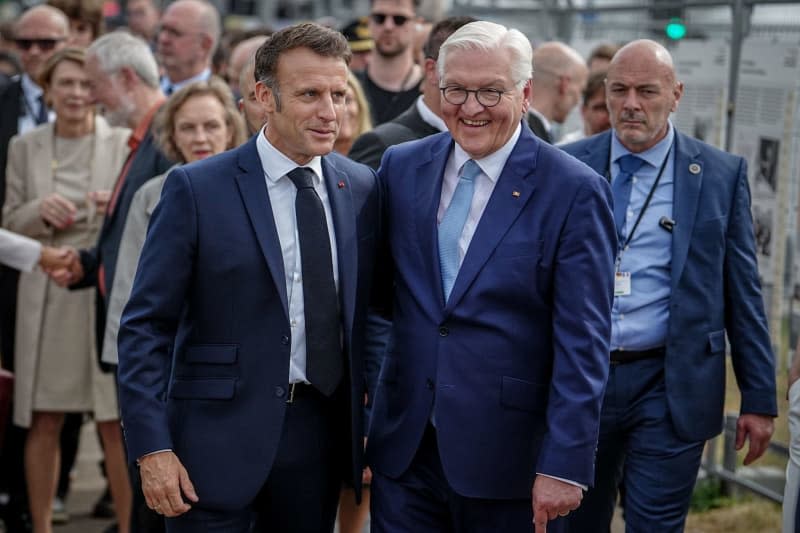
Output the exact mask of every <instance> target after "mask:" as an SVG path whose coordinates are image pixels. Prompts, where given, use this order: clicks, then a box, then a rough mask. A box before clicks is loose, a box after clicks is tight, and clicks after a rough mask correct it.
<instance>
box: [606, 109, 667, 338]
mask: <svg viewBox="0 0 800 533" xmlns="http://www.w3.org/2000/svg"><path fill="white" fill-rule="evenodd" d="M674 139H675V131H674V129H673V127H672V124H669V131H668V132H667V135H666V137H664V138H663V139H662V140H661V141H660V142H659V143H658V144H656V145H655V146H653V147H652V148H650V149H649V150H645V151H644V152H641V153H639V154H636V155H637V156H639V157H641V158H642V159H644V160H645V161H646V164H644V165H642V168H641V169H639V171H638V172H636V174H635V175H634V177H633V184H632V187H631V199H630V203H629V204H628V211H627V213H626V214H625V225H624V227H623V230H622V231H623V235H625V240H627V238H628V236H629V235H630V232H631V229H632V228H633V226H634V224H635V223H636V219H637V218H638V217H639V213H640V212H641V211H642V208H643V207H644V203H645V200H646V199H647V195H648V193H649V192H650V189H651V188H652V187H653V184H654V183H655V181H656V177H657V176H658V172H659V170H660V169H661V166H662V164H664V160H665V158H667V160H666V166H665V167H664V172H663V174H662V176H661V179H660V180H659V182H658V187H656V190H655V191H654V193H653V198H652V200H650V204H649V206H648V207H647V210H646V211H645V213H644V215H643V216H642V220H641V221H640V222H639V226H638V227H637V228H636V231H635V232H634V234H633V238H632V239H631V241H630V243H629V244H628V246H627V249H622V245H623V244H624V241H623V242H621V243H620V248H621V249H620V252H619V253H620V257H619V260H620V261H619V267H618V270H619V272H629V273H630V274H631V294H629V295H627V296H615V297H614V306H613V308H612V311H611V321H612V322H611V349H612V350H648V349H650V348H657V347H660V346H664V344H665V343H666V339H667V324H668V321H669V299H670V284H671V273H670V269H671V263H672V233H670V232H668V231H667V230H665V229H664V228H663V227H661V226H660V225H659V220H661V218H662V217H668V218H672V194H673V183H674V177H675V173H674V168H675V153H674V152H675V151H674V150H672V149H671V148H672V145H673V142H674ZM629 153H631V152H629V151H628V150H627V149H626V148H625V147H624V146H622V143H620V142H619V140H618V139H617V136H616V134H614V135H612V136H611V176H612V180H613V179H616V177H617V175H618V174H619V171H620V169H619V165H617V160H618V159H619V158H620V157H622V156H624V155H627V154H629ZM676 223H677V224H680V221H676Z"/></svg>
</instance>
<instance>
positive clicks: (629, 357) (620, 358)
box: [611, 346, 665, 365]
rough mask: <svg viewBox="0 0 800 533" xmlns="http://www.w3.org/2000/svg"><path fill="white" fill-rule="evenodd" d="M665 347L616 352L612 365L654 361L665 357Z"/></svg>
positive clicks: (612, 355)
mask: <svg viewBox="0 0 800 533" xmlns="http://www.w3.org/2000/svg"><path fill="white" fill-rule="evenodd" d="M664 353H665V350H664V347H663V346H662V347H660V348H651V349H650V350H614V351H613V352H611V364H612V365H624V364H626V363H632V362H634V361H641V360H642V359H654V358H656V357H664Z"/></svg>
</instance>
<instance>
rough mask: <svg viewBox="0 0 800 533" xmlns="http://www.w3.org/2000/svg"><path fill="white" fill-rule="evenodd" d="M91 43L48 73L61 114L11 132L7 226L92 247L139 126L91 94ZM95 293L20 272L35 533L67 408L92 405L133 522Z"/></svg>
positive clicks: (44, 528)
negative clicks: (100, 353)
mask: <svg viewBox="0 0 800 533" xmlns="http://www.w3.org/2000/svg"><path fill="white" fill-rule="evenodd" d="M84 67H85V56H84V52H83V50H81V49H78V48H64V49H62V50H60V51H58V52H56V53H55V54H53V56H52V57H51V58H50V59H49V60H48V61H47V62H46V63H45V64H44V66H43V68H42V72H41V75H40V79H39V84H40V86H41V87H42V88H43V89H44V92H45V96H46V98H47V100H48V101H49V105H50V107H51V109H53V110H54V111H55V114H56V120H55V122H54V123H50V124H44V125H41V126H39V127H37V128H35V129H33V130H31V131H29V132H28V133H26V134H24V135H20V136H16V137H14V138H13V139H12V140H11V143H10V144H9V150H8V167H7V171H6V202H5V207H4V209H3V219H4V222H5V226H6V227H7V228H8V229H10V230H12V231H15V232H18V233H21V234H23V235H26V236H28V237H32V238H35V239H37V240H39V241H40V242H41V243H42V244H43V245H46V246H58V247H61V246H70V247H74V248H86V247H88V246H91V245H93V244H94V243H95V241H96V240H97V234H98V232H99V230H100V227H101V224H102V221H103V214H104V210H105V207H106V203H107V200H108V196H109V192H108V191H109V189H110V188H111V187H112V185H113V182H114V179H115V177H116V176H117V174H118V173H119V171H120V169H121V168H122V165H123V163H124V162H125V158H126V157H127V154H128V147H127V141H128V137H129V135H130V131H129V130H127V129H123V128H112V127H110V126H109V125H108V124H107V123H106V121H105V120H104V119H103V118H102V117H100V116H97V115H95V113H94V110H93V107H92V105H91V102H90V100H89V79H88V77H87V75H86V72H85V70H84ZM94 326H95V317H94V294H93V292H92V291H68V290H66V289H62V288H60V287H58V286H57V285H56V284H55V283H54V282H53V281H51V280H50V279H49V278H48V277H47V275H46V274H45V273H44V272H41V271H34V272H28V273H23V274H21V275H20V279H19V291H18V297H17V326H16V340H15V343H16V344H15V363H14V364H15V371H16V377H15V387H14V422H15V423H16V424H17V425H20V426H23V427H28V428H29V430H28V434H27V437H26V442H25V476H26V480H27V484H28V495H29V496H28V497H29V501H30V511H31V517H32V520H33V530H34V532H35V533H49V532H50V531H51V530H52V526H51V515H52V511H51V504H52V501H53V496H54V495H55V491H56V482H57V478H58V471H59V434H60V432H61V427H62V426H63V423H64V417H65V414H66V413H84V412H92V413H93V414H94V419H95V421H96V423H97V428H98V431H99V433H100V437H101V439H102V441H103V449H104V451H105V461H106V471H107V474H108V479H109V484H110V487H111V494H112V497H113V499H114V505H115V508H116V512H117V517H118V520H119V527H120V529H119V530H120V531H121V532H123V533H125V532H127V531H128V528H127V526H128V522H129V520H130V508H131V503H130V501H131V491H130V483H129V480H128V475H127V467H126V462H125V455H124V450H123V444H122V432H121V429H120V425H119V412H118V406H117V394H116V386H115V383H114V376H113V375H112V374H106V373H103V372H102V371H101V369H100V366H99V365H98V360H97V353H96V346H95V334H94Z"/></svg>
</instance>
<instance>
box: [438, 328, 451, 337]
mask: <svg viewBox="0 0 800 533" xmlns="http://www.w3.org/2000/svg"><path fill="white" fill-rule="evenodd" d="M448 335H450V330H449V329H447V328H446V327H444V326H442V327H440V328H439V336H440V337H447V336H448Z"/></svg>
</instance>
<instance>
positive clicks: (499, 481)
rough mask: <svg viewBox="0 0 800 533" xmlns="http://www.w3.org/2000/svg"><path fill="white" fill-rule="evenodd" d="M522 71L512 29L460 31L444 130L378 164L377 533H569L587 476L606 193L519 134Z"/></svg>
mask: <svg viewBox="0 0 800 533" xmlns="http://www.w3.org/2000/svg"><path fill="white" fill-rule="evenodd" d="M531 56H532V50H531V45H530V41H529V40H528V39H527V38H526V37H525V36H524V35H523V34H522V33H520V32H519V31H517V30H513V29H507V28H505V27H504V26H500V25H499V24H494V23H491V22H484V21H479V22H472V23H470V24H467V25H465V26H462V27H461V28H459V29H458V30H457V31H456V32H455V33H453V34H452V35H451V36H450V37H449V38H448V39H447V40H446V41H445V42H444V44H442V46H441V49H440V50H439V55H438V60H437V67H438V78H439V87H440V91H441V94H442V98H441V112H442V118H443V119H444V122H445V124H446V125H447V129H448V130H449V131H448V132H443V133H439V134H436V135H431V136H429V137H426V138H424V139H421V140H418V141H412V142H407V143H403V144H399V145H396V146H392V147H390V148H389V149H388V150H387V151H386V152H385V153H384V155H383V160H382V163H381V167H380V170H379V172H378V176H379V179H380V180H381V181H382V182H383V183H382V184H383V188H382V190H383V191H384V192H385V197H384V198H385V202H384V205H385V207H386V212H385V215H384V217H385V219H384V220H385V221H386V225H385V227H386V228H388V230H387V233H388V235H386V236H384V238H385V239H386V238H388V245H387V246H386V248H387V251H386V254H385V257H383V258H382V261H381V262H380V263H379V267H378V268H376V270H375V271H376V284H375V286H376V295H378V297H377V298H376V303H377V304H378V308H380V309H393V314H392V316H391V318H392V320H393V322H392V328H393V331H392V335H391V336H390V340H389V342H388V348H387V350H386V356H385V359H384V361H383V364H382V367H381V373H380V377H379V378H378V385H377V390H376V392H375V394H374V395H373V397H374V400H373V407H372V418H371V420H370V431H369V438H368V439H367V456H368V460H369V464H370V465H371V467H372V487H371V491H372V492H371V498H372V500H371V507H372V509H371V511H372V521H371V527H372V531H373V533H384V532H386V533H388V532H391V533H399V532H409V533H410V532H414V533H438V532H441V531H451V532H453V533H462V532H467V531H469V532H472V533H484V532H485V533H494V532H496V531H502V532H504V533H523V532H525V533H531V531H532V530H533V527H532V524H535V531H536V533H543V532H544V531H545V527H546V528H547V531H550V532H551V533H552V532H554V531H555V532H559V531H566V524H565V522H564V520H563V518H559V517H563V516H566V515H567V514H569V513H570V512H571V511H572V510H574V509H575V508H576V507H578V505H579V504H580V501H581V497H582V490H581V489H582V488H585V487H586V486H587V485H590V484H591V483H592V481H593V479H594V451H595V447H596V445H597V430H598V426H599V423H600V404H601V401H602V397H603V389H604V387H605V382H606V378H607V375H608V340H609V337H610V332H611V301H612V292H613V291H612V283H611V280H612V276H613V268H614V250H615V248H616V237H615V235H616V233H615V230H614V218H613V213H612V211H611V208H610V201H611V192H610V188H609V186H608V184H607V183H606V182H605V180H603V179H602V178H601V177H600V176H599V175H597V174H595V173H594V172H592V171H591V170H590V169H588V168H587V167H586V166H584V165H581V164H579V163H578V162H577V161H575V160H574V159H573V158H570V157H567V156H566V155H565V154H564V153H563V152H561V151H559V150H558V149H556V148H553V147H552V146H550V145H548V144H546V143H544V142H542V141H541V140H540V139H537V138H536V137H535V136H534V134H533V132H532V131H531V130H530V129H529V128H528V126H527V124H526V123H525V121H524V120H522V119H523V116H524V114H525V112H526V111H527V109H528V101H529V98H530V95H531V81H530V78H531V61H532V59H531ZM548 522H549V523H548ZM582 531H583V530H582Z"/></svg>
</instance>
